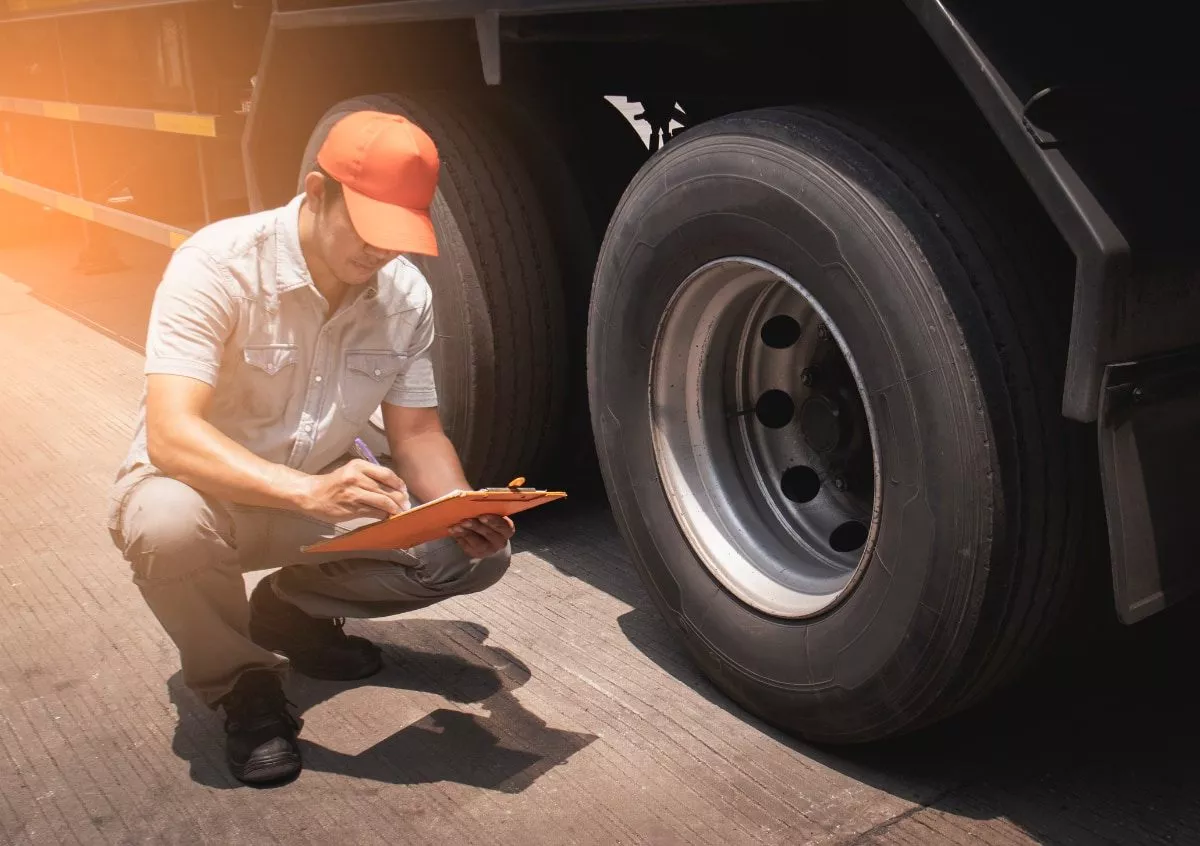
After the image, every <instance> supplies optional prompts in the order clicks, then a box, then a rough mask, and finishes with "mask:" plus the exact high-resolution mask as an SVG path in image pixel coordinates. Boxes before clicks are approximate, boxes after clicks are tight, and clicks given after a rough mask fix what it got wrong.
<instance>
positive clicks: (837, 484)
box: [833, 476, 847, 491]
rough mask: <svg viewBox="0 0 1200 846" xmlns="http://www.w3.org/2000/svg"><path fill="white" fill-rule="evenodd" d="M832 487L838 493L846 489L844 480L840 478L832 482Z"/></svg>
mask: <svg viewBox="0 0 1200 846" xmlns="http://www.w3.org/2000/svg"><path fill="white" fill-rule="evenodd" d="M833 486H834V487H835V488H837V489H838V490H839V491H844V490H846V487H847V485H846V480H845V479H843V478H842V477H841V476H838V477H837V478H836V479H834V480H833Z"/></svg>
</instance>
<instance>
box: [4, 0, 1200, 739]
mask: <svg viewBox="0 0 1200 846" xmlns="http://www.w3.org/2000/svg"><path fill="white" fill-rule="evenodd" d="M1190 40H1191V35H1190V27H1188V26H1187V25H1186V19H1185V17H1184V13H1183V12H1181V11H1179V9H1178V8H1175V7H1173V6H1172V4H1166V3H1148V4H1139V5H1138V6H1137V7H1136V8H1134V7H1128V6H1119V5H1117V4H1095V3H1083V2H1062V1H1061V0H1043V2H1033V0H1012V2H1006V3H977V2H968V0H774V1H773V2H743V0H0V128H2V130H3V132H2V135H0V196H2V197H3V200H0V204H2V206H3V214H4V220H5V221H7V223H6V226H5V229H7V230H8V232H7V234H8V236H9V237H10V239H11V238H13V237H20V235H19V233H20V232H21V231H22V230H21V226H22V225H23V224H24V223H25V222H27V221H29V220H31V219H34V218H36V217H37V214H36V213H37V210H38V209H53V210H56V211H57V212H61V213H64V214H65V215H67V216H70V217H71V218H79V219H81V220H82V221H84V222H83V223H82V224H79V225H80V226H83V227H86V234H87V249H86V254H85V255H84V256H83V259H82V260H83V266H84V268H85V269H88V270H90V271H91V272H96V273H101V272H104V271H105V270H106V269H107V268H108V267H111V266H112V263H113V262H114V261H119V256H116V257H114V255H113V254H112V251H111V250H110V249H107V248H106V244H109V243H110V242H109V239H108V238H106V235H105V233H106V232H108V231H109V230H111V229H116V230H121V231H124V232H126V233H130V234H132V235H135V236H138V237H140V238H144V239H148V240H150V241H154V242H157V243H159V244H161V245H163V246H164V247H168V248H175V247H178V246H179V245H180V244H182V243H184V242H185V241H186V239H187V238H188V237H189V235H190V233H192V232H194V231H195V230H196V229H198V228H199V227H202V226H204V225H205V224H206V223H209V222H212V221H214V220H217V219H220V218H225V217H229V216H233V215H239V214H246V213H250V212H253V211H256V210H260V209H265V208H270V207H273V206H277V205H281V204H283V203H285V202H286V201H288V200H289V199H291V198H292V197H293V196H295V195H296V194H297V193H299V191H300V183H301V180H302V178H303V175H304V174H305V173H307V172H308V171H309V170H310V169H311V167H312V165H313V162H314V160H315V151H316V150H317V148H318V147H319V145H320V143H321V141H322V139H323V138H324V136H325V134H326V133H327V132H328V130H329V128H330V126H331V125H332V124H333V123H335V122H336V121H337V120H338V119H339V118H340V117H342V116H343V115H345V114H347V113H349V112H352V111H355V110H360V109H373V110H382V111H387V112H394V113H399V114H403V115H406V116H408V117H409V118H411V119H412V120H414V121H416V122H417V123H418V124H419V125H421V126H422V127H423V128H424V129H425V130H426V131H428V132H429V133H430V135H431V136H432V137H433V138H434V140H435V141H436V143H437V145H438V149H439V153H440V155H441V159H442V170H441V176H440V183H439V188H438V192H437V196H436V199H435V201H434V206H433V209H432V214H433V217H434V221H435V227H436V230H437V233H438V238H439V243H440V245H441V252H440V255H439V256H437V257H434V258H428V257H426V258H416V259H414V260H415V261H416V262H417V263H418V266H419V267H420V269H421V270H422V272H423V273H424V274H425V276H426V278H427V279H428V281H429V283H430V285H431V287H432V289H433V292H434V303H435V315H436V322H437V326H438V338H437V342H436V347H435V355H436V361H437V379H438V384H439V388H440V395H441V401H442V406H441V415H442V418H443V421H444V424H445V426H446V428H447V430H448V432H449V433H450V435H451V437H452V439H453V440H454V442H455V444H456V445H457V447H458V448H459V450H460V452H461V454H462V456H463V459H464V463H465V465H466V467H467V469H468V473H469V476H470V478H472V479H473V480H478V481H479V482H480V483H481V484H502V483H503V482H504V480H507V479H509V478H512V477H514V476H518V475H520V476H525V477H527V478H528V479H529V480H530V482H531V483H539V484H540V483H545V482H553V483H556V484H562V485H564V486H566V487H568V489H570V488H571V486H572V485H573V484H574V483H575V481H576V480H578V479H581V478H583V477H585V476H586V474H587V473H588V470H589V468H597V467H598V471H599V472H598V478H599V479H600V480H601V481H602V484H603V492H604V494H605V495H606V496H607V499H608V502H609V504H610V505H611V508H612V512H613V514H614V516H615V520H616V523H617V525H618V527H619V530H620V533H621V535H622V537H623V538H624V541H625V542H626V544H627V546H628V549H629V553H630V558H631V560H632V562H633V564H634V566H635V567H636V568H637V570H638V572H639V574H640V576H641V578H642V580H643V582H644V584H645V586H646V589H647V592H648V594H649V596H650V598H651V599H652V601H653V603H654V605H655V606H656V607H657V609H658V610H659V611H660V612H661V614H662V616H663V618H664V619H665V620H666V621H667V622H668V623H669V625H670V627H671V628H672V629H673V631H674V632H675V633H676V634H677V636H678V638H679V640H680V642H681V643H682V644H683V645H684V647H685V648H686V650H687V652H688V653H689V655H690V656H691V658H692V659H694V661H695V662H696V664H697V665H698V666H699V667H700V668H701V669H702V670H703V672H704V673H705V674H706V675H707V677H708V678H710V679H711V680H712V681H713V683H714V684H715V685H716V686H717V687H719V688H720V690H721V691H723V692H724V694H726V695H727V696H728V697H730V698H731V699H732V700H734V701H736V702H737V703H740V704H741V705H742V706H744V707H745V708H746V709H748V710H749V711H750V712H751V713H753V714H755V715H758V716H760V717H761V718H763V719H765V720H766V721H768V722H769V723H771V724H773V725H776V726H780V727H782V728H784V729H786V730H788V731H790V732H793V733H795V734H797V735H799V736H802V737H806V738H810V739H812V740H814V741H819V742H826V743H862V742H869V741H876V740H880V739H883V738H886V737H890V736H894V735H898V734H901V733H904V732H909V731H912V730H914V729H917V728H920V727H923V726H928V725H930V724H933V723H935V722H937V721H938V720H941V719H943V718H945V717H947V716H949V715H951V714H954V713H957V712H959V711H961V710H963V709H965V708H967V707H969V706H971V705H973V704H975V703H978V702H980V701H982V700H983V699H984V698H985V697H987V696H988V695H989V694H991V693H993V692H995V691H996V690H998V689H1000V688H1001V687H1003V686H1004V685H1006V684H1009V683H1010V682H1012V681H1013V680H1014V679H1016V678H1018V677H1020V674H1021V673H1022V671H1023V670H1024V669H1026V668H1027V667H1028V666H1029V664H1030V662H1032V661H1034V660H1036V658H1037V657H1038V656H1039V655H1041V654H1044V653H1045V650H1046V649H1048V648H1051V647H1052V646H1053V645H1054V644H1055V643H1061V642H1062V639H1064V638H1071V637H1073V636H1075V635H1076V634H1078V632H1079V629H1080V627H1087V626H1094V625H1097V622H1096V621H1097V620H1101V621H1103V620H1108V619H1116V620H1120V621H1121V622H1123V623H1126V624H1134V623H1137V622H1138V621H1141V620H1143V619H1144V618H1146V617H1149V616H1150V615H1153V614H1156V613H1158V612H1160V611H1162V610H1163V609H1165V608H1167V607H1168V606H1170V605H1172V604H1173V603H1175V602H1177V601H1178V600H1180V599H1183V598H1185V597H1186V596H1188V595H1189V593H1191V592H1192V591H1193V590H1194V588H1195V587H1196V585H1197V582H1198V580H1200V564H1198V562H1197V556H1196V553H1195V551H1194V549H1193V547H1192V545H1191V542H1190V540H1189V539H1190V537H1191V520H1192V519H1195V518H1194V516H1193V515H1194V513H1195V511H1196V508H1197V505H1198V501H1197V499H1198V498H1197V495H1196V486H1195V485H1194V484H1192V482H1193V480H1194V479H1195V478H1197V476H1198V475H1200V438H1198V437H1197V424H1198V422H1200V279H1198V275H1197V261H1196V244H1197V238H1196V236H1195V232H1194V228H1195V225H1196V223H1197V221H1198V219H1200V218H1198V215H1197V213H1196V210H1195V208H1194V206H1193V202H1194V200H1195V198H1196V197H1197V196H1198V195H1200V194H1198V192H1197V188H1198V187H1200V180H1198V179H1197V175H1198V171H1197V165H1196V161H1197V159H1200V156H1197V154H1196V141H1195V137H1194V135H1193V134H1192V127H1193V125H1194V123H1195V121H1194V120H1193V116H1194V115H1195V114H1196V103H1197V91H1198V90H1200V88H1198V87H1197V84H1196V76H1197V70H1196V68H1195V63H1194V62H1192V61H1191V55H1190V47H1191V45H1190V43H1189V42H1190ZM614 98H625V99H626V100H628V101H629V102H633V103H637V104H638V108H639V110H640V112H639V121H640V123H639V125H640V126H642V127H643V128H644V133H643V135H639V132H638V131H637V130H636V129H635V127H634V125H633V124H632V123H631V121H630V120H628V119H627V118H626V117H625V116H624V115H622V114H621V113H620V112H619V111H618V110H617V109H616V108H614V106H613V102H614ZM644 136H645V137H644ZM646 137H648V139H649V140H648V141H647V140H646ZM58 217H61V215H59V216H58ZM64 219H65V218H64ZM14 233H16V234H14ZM0 237H4V233H0ZM367 434H370V435H373V436H375V437H378V432H377V431H374V432H369V433H367ZM498 480H499V481H498ZM1096 584H1099V586H1100V587H1101V588H1102V591H1101V593H1100V594H1096V593H1095V592H1093V591H1092V590H1091V589H1090V588H1089V585H1093V586H1094V585H1096Z"/></svg>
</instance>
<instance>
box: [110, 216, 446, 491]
mask: <svg viewBox="0 0 1200 846" xmlns="http://www.w3.org/2000/svg"><path fill="white" fill-rule="evenodd" d="M302 201H303V195H301V196H298V197H296V198H295V199H294V200H292V201H291V202H290V203H288V204H287V205H286V206H283V207H282V208H278V209H272V210H269V211H265V212H259V213H256V214H251V215H246V216H242V217H237V218H232V219H229V220H224V221H220V222H218V223H214V224H211V225H209V226H206V227H205V228H203V229H201V230H200V231H198V232H197V233H195V234H194V235H193V236H192V237H191V238H189V239H188V241H186V242H185V243H184V244H183V245H182V246H180V247H179V248H178V249H177V250H176V252H175V254H174V255H173V257H172V258H171V260H170V263H169V264H168V266H167V269H166V272H165V274H164V275H163V279H162V282H161V284H160V285H159V287H158V290H157V292H156V293H155V297H154V305H153V308H152V310H151V314H150V326H149V330H148V333H147V338H146V362H145V368H144V371H145V373H147V374H154V373H166V374H173V375H176V376H189V377H191V378H193V379H199V380H200V381H202V382H206V383H207V384H209V385H212V386H213V389H214V390H213V396H212V401H211V404H210V406H209V412H208V414H207V416H206V419H207V420H208V421H209V422H210V423H211V424H212V425H214V426H215V427H216V428H217V429H218V430H220V431H221V432H222V433H224V434H225V435H227V436H228V437H229V438H231V439H232V440H234V441H236V442H237V443H239V444H241V445H242V446H244V447H246V448H247V449H248V450H250V451H251V452H253V453H254V454H255V455H258V456H260V457H262V458H264V459H266V460H268V461H272V462H275V463H278V464H285V465H287V466H289V467H292V468H295V469H297V470H300V471H302V472H305V473H316V472H319V471H320V470H321V469H323V468H325V467H327V466H329V465H330V464H331V463H333V462H334V461H336V460H337V459H339V458H341V457H343V456H344V455H345V453H346V451H347V450H348V449H349V447H350V445H351V443H352V442H353V440H354V438H355V437H356V436H357V435H358V434H359V433H360V432H361V431H362V430H363V429H364V427H365V426H366V424H367V421H368V419H369V418H370V416H371V414H372V413H373V412H374V411H375V410H376V409H377V408H378V407H379V405H380V403H381V402H386V403H389V404H393V405H400V406H410V407H432V406H435V405H437V391H436V388H435V385H434V377H433V364H432V361H431V358H430V347H431V345H432V343H433V338H434V326H433V303H432V297H431V292H430V289H429V285H428V283H427V282H426V281H425V278H424V276H422V275H421V273H420V271H419V270H417V268H416V267H415V266H414V265H413V264H412V263H411V262H409V261H408V260H407V259H405V258H403V257H400V258H397V259H395V260H394V261H392V262H389V263H388V264H387V265H386V266H384V267H383V268H381V269H380V270H379V272H378V273H376V275H375V277H374V278H373V279H372V280H371V281H369V282H367V283H365V284H363V285H360V286H356V287H352V288H349V289H347V291H346V294H345V296H344V297H343V302H342V303H341V304H340V305H339V307H338V309H337V311H336V312H335V313H334V314H332V315H327V311H328V305H327V303H326V301H325V298H324V297H323V296H322V295H321V294H320V292H319V291H318V290H317V288H316V286H315V285H314V284H313V281H312V277H311V276H310V275H309V272H308V268H307V266H306V264H305V261H304V256H303V253H302V252H301V249H300V237H299V212H300V205H301V203H302ZM143 465H145V466H149V465H150V458H149V455H148V453H147V449H146V410H145V395H144V394H143V397H142V401H141V403H140V407H139V411H138V421H137V426H136V430H135V434H134V439H133V444H132V446H131V448H130V451H129V454H128V456H127V457H126V460H125V463H124V464H123V465H122V467H121V470H120V471H119V474H118V479H120V478H121V477H123V476H124V475H126V474H127V473H129V472H130V471H132V470H134V469H136V468H138V467H139V466H143Z"/></svg>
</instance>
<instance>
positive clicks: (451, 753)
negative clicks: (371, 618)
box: [167, 620, 596, 793]
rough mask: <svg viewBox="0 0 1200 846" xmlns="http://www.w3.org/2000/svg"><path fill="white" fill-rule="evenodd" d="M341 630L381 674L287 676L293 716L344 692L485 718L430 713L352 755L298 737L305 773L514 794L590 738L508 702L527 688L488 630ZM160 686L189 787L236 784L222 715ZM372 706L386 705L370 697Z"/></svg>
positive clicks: (179, 687)
mask: <svg viewBox="0 0 1200 846" xmlns="http://www.w3.org/2000/svg"><path fill="white" fill-rule="evenodd" d="M351 628H353V629H355V630H356V633H357V634H360V635H363V636H369V637H370V638H371V639H372V640H374V641H375V642H376V643H378V644H379V645H380V646H381V647H382V648H383V651H384V664H385V666H384V669H383V671H382V672H380V673H378V674H377V675H375V676H372V677H371V678H368V679H362V680H361V681H352V682H324V681H317V680H314V679H308V678H305V677H304V676H301V675H299V674H298V673H294V672H293V673H292V674H291V676H290V678H289V679H288V680H287V682H286V684H285V690H286V691H287V696H288V698H289V699H290V700H291V701H292V703H294V705H295V706H296V707H295V708H294V709H292V710H293V713H295V714H297V715H303V714H304V713H305V712H306V711H308V710H309V709H311V708H313V707H314V706H316V705H318V704H320V703H323V702H325V701H327V700H331V699H333V698H334V697H336V696H338V694H340V693H343V692H345V691H347V690H351V689H354V688H359V687H374V688H392V689H394V690H396V691H408V692H412V693H425V694H429V693H432V694H436V695H438V696H441V697H443V698H445V699H448V700H450V701H451V702H455V703H463V704H465V705H471V706H475V707H472V708H471V709H470V710H471V711H479V710H480V709H483V710H486V711H487V712H488V714H487V715H486V716H481V715H479V714H477V713H471V712H469V711H467V710H461V711H460V710H456V709H454V708H437V709H435V710H433V711H431V712H430V713H428V714H426V715H425V716H424V717H422V718H421V719H419V720H417V721H416V722H411V723H409V724H407V725H405V726H404V727H403V728H401V729H400V730H399V731H396V732H395V733H393V734H391V735H390V736H388V737H386V738H385V739H383V740H381V741H379V742H378V743H375V744H374V745H373V746H371V747H370V748H367V749H364V750H363V751H361V752H358V753H356V754H347V753H343V752H338V751H335V750H333V749H329V748H326V747H324V746H321V745H319V744H317V743H314V742H312V741H311V740H308V739H306V738H305V736H304V732H303V730H302V732H301V735H300V745H301V749H302V753H303V756H304V768H305V770H309V771H314V770H315V771H319V772H329V773H338V774H341V775H346V776H351V777H353V778H360V779H370V780H373V781H379V782H385V783H388V784H422V783H432V782H439V781H446V782H455V783H458V784H465V785H470V786H473V787H483V788H487V789H489V790H497V791H500V792H503V793H520V792H521V791H523V790H525V788H527V787H529V786H530V785H531V784H533V782H534V781H536V780H537V779H538V778H540V777H541V776H542V775H543V774H544V773H546V772H548V771H549V770H550V769H551V768H552V767H554V766H556V765H558V764H562V763H565V762H566V761H567V760H568V759H569V758H570V757H571V756H572V755H574V754H575V753H576V752H578V751H579V750H581V749H583V748H584V747H586V746H587V745H589V744H590V743H591V742H592V741H593V740H595V739H596V736H595V735H591V734H580V733H576V732H570V731H563V730H560V729H554V728H549V727H548V726H547V725H546V722H545V721H544V720H542V719H541V718H539V717H538V716H536V715H535V714H533V713H532V712H530V711H529V710H527V709H526V708H525V707H524V706H523V705H522V704H521V703H520V702H519V701H517V699H516V697H515V696H513V691H514V690H515V689H516V688H518V687H520V686H521V685H523V684H524V683H525V682H526V681H528V680H529V678H530V672H529V670H528V669H527V668H526V667H525V666H524V665H522V664H521V662H520V661H518V660H517V659H516V658H514V657H513V656H512V655H511V654H509V653H508V652H506V651H505V650H503V649H498V648H496V647H492V646H485V645H484V641H485V640H486V638H487V635H488V631H487V629H485V628H484V627H483V626H479V625H476V624H473V623H466V622H462V621H443V620H405V621H400V622H383V623H380V622H375V623H366V624H363V623H355V622H351V623H349V624H347V629H351ZM167 688H168V693H169V696H170V699H171V702H172V703H173V704H174V705H175V708H176V711H177V713H178V717H179V721H178V724H177V725H176V729H175V738H174V742H173V744H172V748H173V750H174V752H175V754H176V755H178V756H179V757H180V758H182V759H184V760H185V761H187V762H188V763H189V765H190V769H191V776H192V779H193V781H196V782H197V783H200V784H204V785H208V786H210V787H218V788H232V787H240V786H242V785H241V783H240V782H238V781H236V780H235V779H234V778H233V777H232V776H231V775H230V774H229V771H228V769H227V767H226V765H225V759H224V743H225V735H224V730H223V724H222V720H223V716H222V712H220V711H216V712H214V711H211V710H209V709H208V708H207V707H206V706H205V705H204V704H203V703H201V702H200V700H199V699H198V698H197V697H196V696H195V695H194V694H192V693H191V691H189V690H188V689H187V688H186V687H184V685H183V680H182V676H181V674H179V673H176V674H175V675H174V676H172V677H171V678H170V679H169V680H168V682H167ZM396 695H403V694H396ZM377 701H384V702H386V701H387V700H386V698H383V697H377ZM335 707H336V706H335ZM397 710H399V711H400V712H401V713H403V709H397ZM349 717H350V715H348V718H349ZM388 717H389V713H388V711H387V710H386V709H384V710H373V711H372V713H371V714H370V715H369V716H368V717H366V718H365V720H366V721H369V722H371V723H376V724H386V721H387V720H388ZM353 719H354V722H362V721H363V718H358V717H355V718H353ZM301 778H303V775H302V776H301Z"/></svg>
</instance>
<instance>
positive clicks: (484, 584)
mask: <svg viewBox="0 0 1200 846" xmlns="http://www.w3.org/2000/svg"><path fill="white" fill-rule="evenodd" d="M511 562H512V546H511V545H505V547H504V549H502V550H500V551H499V552H497V553H496V554H495V555H489V556H488V557H487V558H481V559H479V561H478V562H477V563H475V564H474V565H473V566H472V567H471V568H470V569H469V570H468V571H467V573H466V574H465V575H464V578H463V580H462V585H461V586H460V588H459V591H458V592H459V593H478V592H479V591H481V590H487V589H488V588H490V587H491V586H492V585H494V584H496V582H498V581H500V580H501V579H502V578H504V574H505V573H507V572H508V565H509V564H510V563H511Z"/></svg>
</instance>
